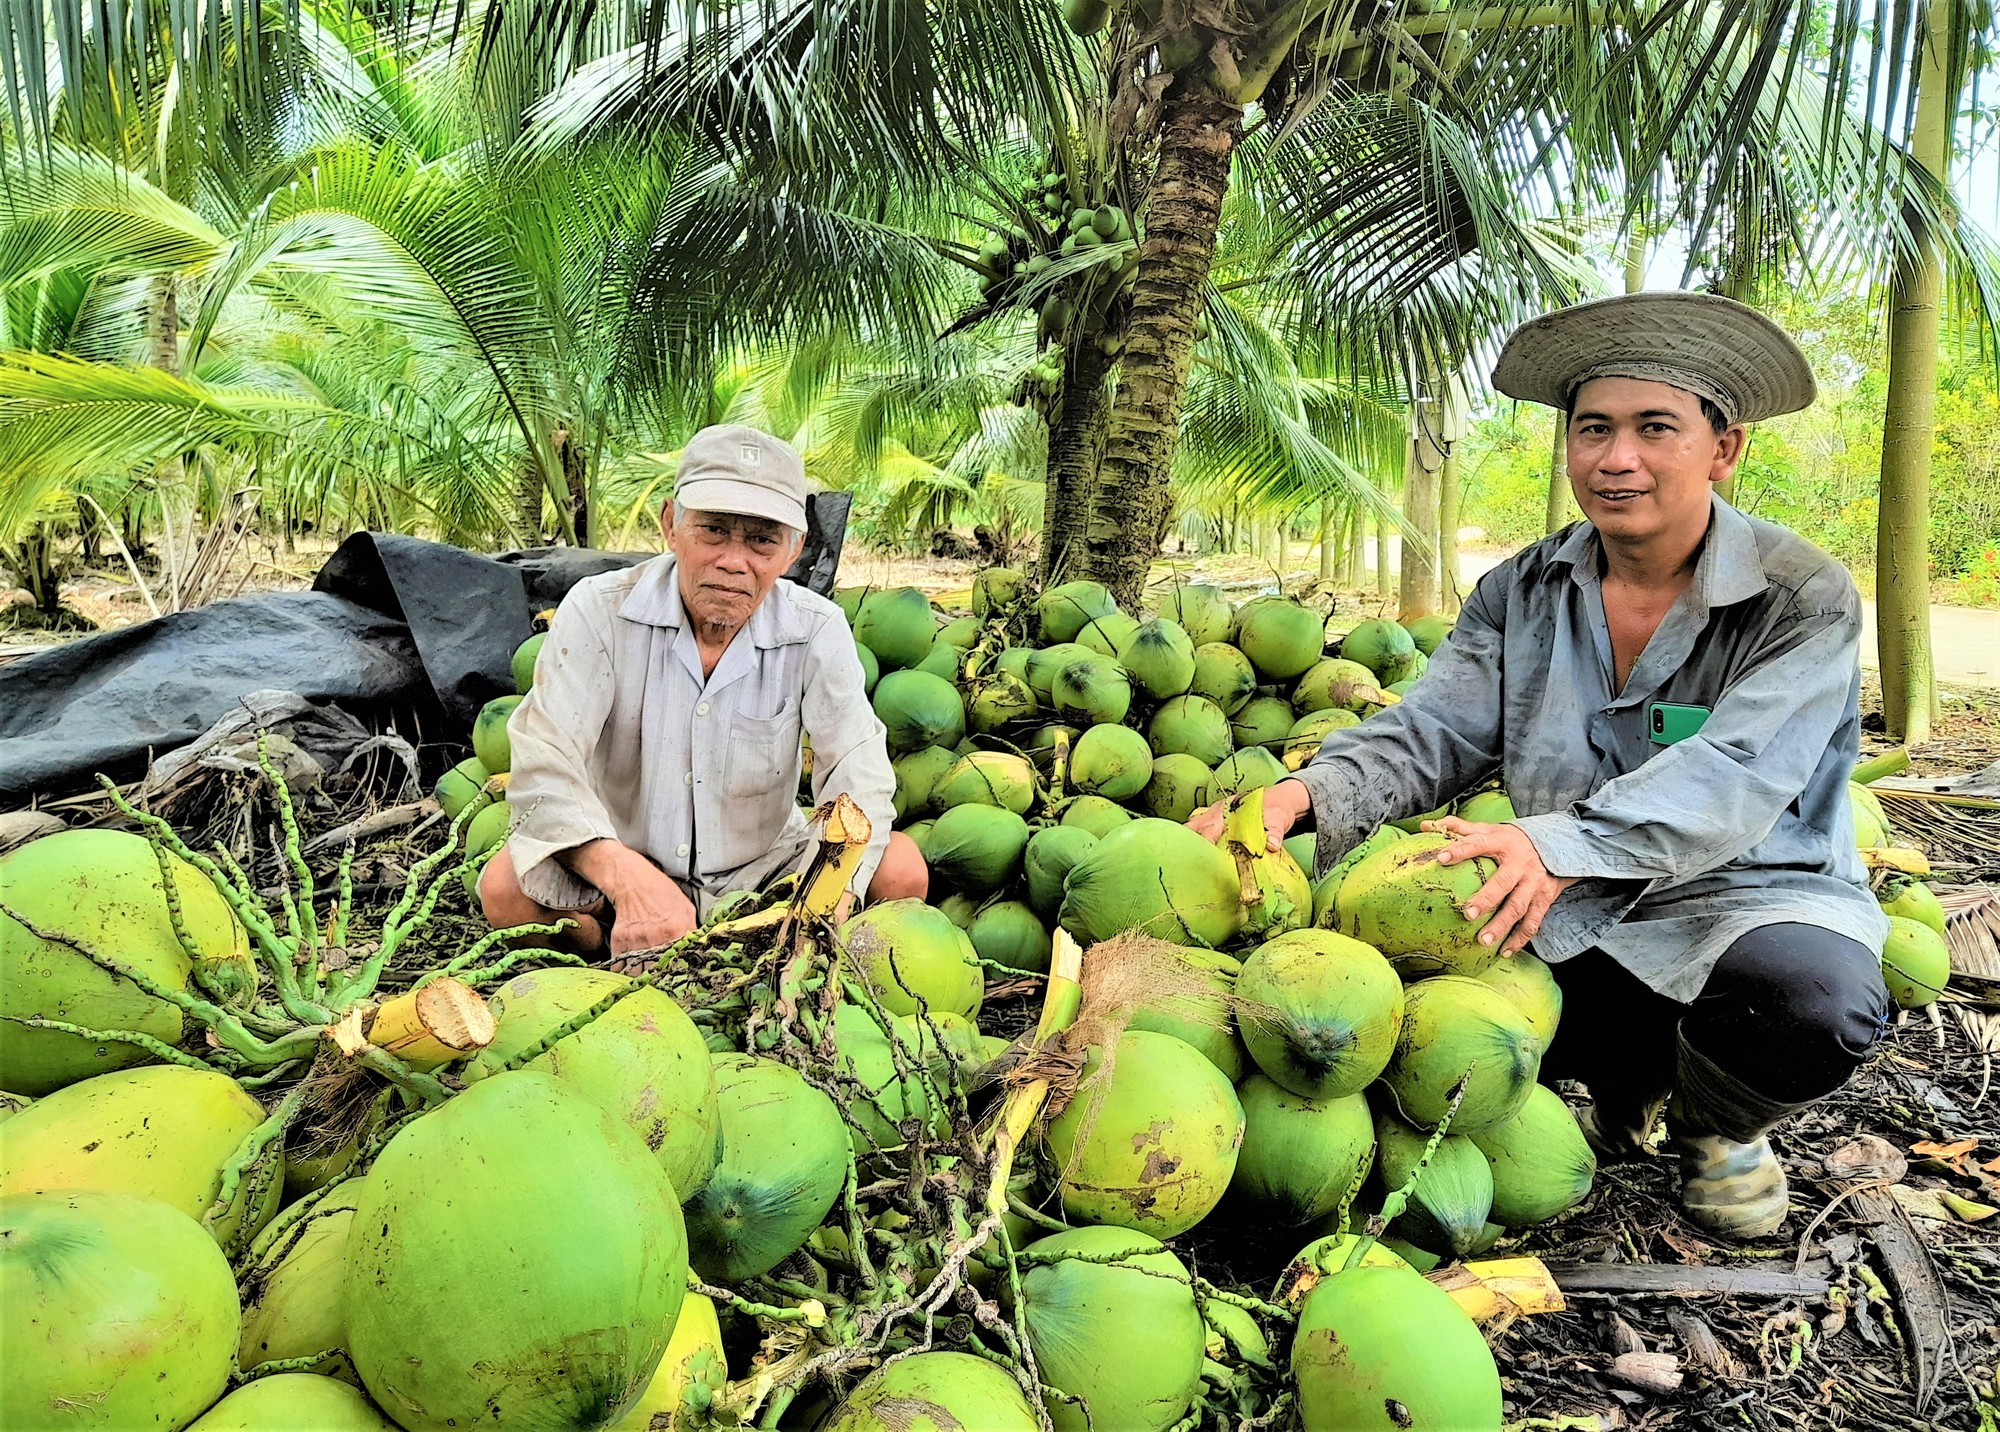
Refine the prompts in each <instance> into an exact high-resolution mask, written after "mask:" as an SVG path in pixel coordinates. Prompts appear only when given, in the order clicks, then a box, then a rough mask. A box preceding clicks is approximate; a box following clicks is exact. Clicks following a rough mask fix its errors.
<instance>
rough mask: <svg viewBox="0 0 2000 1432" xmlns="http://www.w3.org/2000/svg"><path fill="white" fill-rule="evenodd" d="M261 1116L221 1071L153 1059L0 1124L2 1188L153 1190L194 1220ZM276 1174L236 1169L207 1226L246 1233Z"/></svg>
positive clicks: (275, 1186)
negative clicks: (224, 1200) (232, 1187)
mask: <svg viewBox="0 0 2000 1432" xmlns="http://www.w3.org/2000/svg"><path fill="white" fill-rule="evenodd" d="M263 1122H264V1108H263V1106H262V1105H261V1104H259V1103H258V1102H257V1101H256V1100H255V1099H253V1098H251V1097H250V1095H249V1094H247V1093H245V1092H244V1091H243V1088H242V1086H240V1085H239V1084H237V1082H236V1081H235V1080H234V1079H232V1078H230V1077H229V1076H228V1075H227V1074H221V1073H217V1072H216V1071H214V1070H210V1069H190V1068H188V1067H187V1066H186V1065H184V1064H154V1065H148V1066H145V1067H142V1068H138V1069H116V1070H113V1071H112V1072H111V1073H109V1074H99V1075H96V1076H95V1077H93V1078H90V1079H85V1080H82V1081H80V1082H78V1083H75V1084H71V1085H68V1086H66V1087H64V1088H61V1089H58V1090H56V1091H55V1092H54V1093H53V1094H49V1095H46V1096H44V1097H43V1098H40V1099H37V1100H35V1102H34V1103H32V1104H30V1105H29V1106H28V1107H27V1108H25V1109H23V1110H22V1111H21V1112H20V1113H18V1114H16V1115H14V1116H13V1117H12V1118H11V1119H8V1120H7V1121H6V1122H5V1123H4V1124H0V1195H5V1194H11V1193H58V1192H69V1191H84V1190H88V1191H92V1192H98V1193H130V1194H137V1195H139V1196H141V1197H144V1198H157V1199H159V1200H160V1202H162V1203H164V1204H166V1205H168V1206H169V1207H170V1208H176V1209H179V1210H180V1211H181V1212H182V1213H185V1214H186V1215H187V1216H188V1217H190V1218H193V1219H196V1220H197V1221H200V1220H203V1219H205V1217H206V1215H207V1213H208V1211H209V1207H210V1205H212V1204H213V1203H214V1202H215V1200H216V1198H217V1197H218V1196H219V1195H220V1192H221V1187H222V1175H223V1170H224V1168H225V1166H227V1165H228V1164H229V1162H230V1161H231V1160H232V1159H234V1158H235V1157H236V1155H237V1151H238V1149H239V1147H240V1146H241V1145H242V1143H243V1141H244V1140H245V1139H246V1138H248V1137H249V1136H250V1135H251V1134H252V1133H253V1132H255V1131H256V1129H257V1126H258V1125H259V1124H262V1123H263ZM266 1157H268V1158H273V1159H277V1160H278V1162H279V1164H280V1167H279V1169H278V1171H277V1172H278V1177H275V1178H269V1179H254V1178H250V1177H248V1176H246V1177H244V1178H243V1179H242V1180H241V1181H240V1182H239V1183H238V1185H237V1187H236V1192H235V1195H234V1196H233V1197H232V1198H231V1200H230V1203H229V1207H228V1209H227V1210H226V1211H225V1212H224V1213H223V1214H222V1216H221V1217H219V1218H217V1219H216V1220H215V1222H214V1224H213V1227H212V1231H213V1233H214V1235H215V1238H216V1241H218V1242H219V1243H221V1244H222V1245H223V1246H224V1247H228V1246H230V1245H231V1244H232V1243H234V1242H236V1241H239V1240H240V1241H242V1242H248V1241H249V1239H250V1238H252V1237H254V1236H255V1235H256V1232H257V1230H258V1229H260V1228H262V1227H263V1226H264V1225H265V1224H266V1223H268V1222H269V1221H270V1218H271V1215H272V1214H273V1213H275V1212H277V1209H278V1198H279V1195H280V1193H281V1192H282V1191H283V1168H282V1159H281V1158H280V1156H279V1155H278V1153H277V1151H276V1150H275V1149H274V1150H272V1151H271V1152H270V1153H269V1154H267V1155H266Z"/></svg>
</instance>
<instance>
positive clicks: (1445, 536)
mask: <svg viewBox="0 0 2000 1432" xmlns="http://www.w3.org/2000/svg"><path fill="white" fill-rule="evenodd" d="M1458 522H1459V517H1458V442H1457V441H1453V442H1452V444H1451V445H1450V446H1449V447H1448V448H1447V449H1446V450H1445V455H1444V466H1443V467H1441V468H1439V469H1438V610H1439V611H1441V612H1443V613H1444V614H1445V615H1446V616H1450V615H1452V614H1453V613H1455V612H1457V611H1458V608H1459V601H1460V593H1459V590H1458Z"/></svg>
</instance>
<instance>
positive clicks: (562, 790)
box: [479, 424, 927, 967]
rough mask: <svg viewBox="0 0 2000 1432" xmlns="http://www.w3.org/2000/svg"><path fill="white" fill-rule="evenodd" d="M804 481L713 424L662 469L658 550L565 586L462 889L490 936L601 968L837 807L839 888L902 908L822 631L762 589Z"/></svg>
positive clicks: (865, 763) (671, 934)
mask: <svg viewBox="0 0 2000 1432" xmlns="http://www.w3.org/2000/svg"><path fill="white" fill-rule="evenodd" d="M805 497H806V477H805V465H804V463H803V462H802V461H801V460H800V458H799V455H798V453H797V452H795V451H794V450H793V449H792V448H791V447H790V446H789V445H787V444H785V443H783V442H780V441H779V440H778V439H776V438H774V437H771V436H770V435H769V434H767V433H762V432H759V431H757V430H756V429H755V428H749V427H743V426H741V425H736V424H730V425H726V426H719V427H709V428H704V429H702V430H701V431H700V432H699V433H696V434H695V436H694V437H693V439H692V440H690V441H689V443H688V445H687V448H686V449H685V450H684V451H683V453H682V454H681V464H680V472H679V477H678V482H677V484H676V486H675V489H674V500H673V503H672V505H671V507H670V508H669V509H668V510H667V511H665V512H663V513H662V514H661V528H662V530H663V532H664V533H665V536H666V539H667V548H668V550H667V551H666V552H665V553H664V554H662V555H661V556H659V557H656V558H654V559H653V560H651V561H649V562H645V563H642V564H640V565H638V566H635V567H629V568H626V569H625V570H623V571H618V572H607V573H605V574H604V575H602V576H598V577H592V578H590V579H588V580H586V581H583V582H579V583H578V584H577V585H576V586H575V587H574V588H572V589H571V591H570V593H569V595H568V596H567V597H565V598H564V599H563V603H562V605H561V607H560V608H558V609H557V611H556V616H555V622H554V624H553V625H552V626H551V627H550V628H549V634H548V638H547V640H546V641H544V642H543V644H542V653H541V657H540V659H539V660H538V661H537V662H536V665H535V684H534V687H533V689H532V690H530V691H529V693H528V694H527V696H526V697H525V698H523V700H522V701H521V704H520V705H519V706H518V707H516V708H515V710H514V715H513V717H512V719H510V720H509V721H508V723H507V734H508V739H509V741H510V742H511V743H512V746H513V775H512V778H511V780H510V782H509V785H508V791H507V801H508V804H509V805H510V806H511V807H513V808H514V810H515V811H517V812H518V814H517V815H516V816H515V818H514V827H513V830H512V832H511V833H510V834H509V836H508V839H507V843H506V846H505V847H504V848H503V849H502V850H501V851H500V852H499V853H498V854H496V855H495V856H494V858H493V859H492V860H491V861H490V862H488V864H487V866H486V869H485V871H484V873H483V874H482V875H481V877H480V881H479V897H480V903H481V904H482V905H483V906H484V909H485V914H486V918H487V920H488V921H489V922H491V923H492V924H493V925H494V926H496V927H500V926H505V925H519V924H527V923H530V922H538V921H547V920H550V919H553V918H557V917H558V916H561V917H567V918H570V919H573V920H574V921H575V922H576V929H575V930H574V931H573V932H572V934H571V936H570V940H571V943H573V944H574V945H575V946H576V947H578V948H580V949H582V950H585V951H605V952H607V953H608V955H609V956H610V957H612V958H613V959H614V960H616V961H617V962H618V963H619V964H620V966H621V967H623V966H624V965H625V964H626V962H627V961H628V958H629V957H631V956H633V955H635V954H637V953H638V952H641V951H648V950H654V949H658V948H660V947H663V946H665V945H669V944H671V943H672V942H673V941H675V940H677V939H679V938H680V937H681V936H683V935H685V934H687V933H688V932H689V931H690V930H692V929H694V928H695V926H696V924H697V923H698V922H699V921H700V919H702V918H703V917H705V916H706V915H707V913H708V910H709V909H710V908H711V907H712V906H713V905H714V903H715V901H716V900H717V899H718V898H719V897H720V896H722V895H724V894H727V893H729V892H731V891H734V890H745V889H755V888H757V887H760V886H762V885H764V884H765V883H766V882H768V881H769V880H771V879H773V878H774V877H776V876H779V875H783V874H785V873H787V872H789V871H791V870H793V869H795V868H797V867H799V866H800V865H801V864H803V863H804V861H805V860H806V859H807V858H808V857H809V855H810V852H811V849H812V839H811V836H810V834H809V831H808V828H807V824H806V820H805V818H804V816H803V815H802V814H801V813H800V811H799V809H798V801H797V792H798V786H799V772H800V764H801V762H800V749H799V746H800V736H801V735H802V734H803V735H804V736H805V737H806V738H808V739H809V740H810V741H811V743H812V751H813V781H812V788H813V800H814V802H815V803H816V804H817V803H823V802H825V801H829V800H832V799H833V798H834V797H835V796H837V795H841V794H846V795H848V796H850V797H852V798H853V800H854V802H855V803H856V804H857V805H859V806H860V807H861V809H862V811H863V812H864V813H866V815H867V816H868V818H869V820H870V821H872V822H873V823H874V828H875V829H874V834H873V836H872V837H871V838H870V840H869V844H868V852H867V854H866V856H865V857H864V858H863V859H862V862H861V866H860V869H859V870H858V871H857V872H856V873H855V876H854V880H853V882H852V885H851V887H850V894H851V895H852V896H857V897H858V896H863V895H865V896H867V897H869V898H871V899H896V898H900V897H905V896H915V897H918V898H921V897H922V896H923V895H924V893H925V890H926V886H927V878H926V872H925V869H924V863H923V857H922V856H921V855H919V854H918V853H917V848H916V845H915V844H914V843H913V842H912V841H911V840H910V839H909V837H908V836H905V835H900V834H896V835H892V834H891V833H890V830H889V827H890V825H891V823H892V822H893V820H894V815H895V811H894V806H893V802H892V799H891V798H892V796H893V794H894V792H895V786H896V781H895V775H894V773H893V772H892V771H891V770H890V767H889V753H888V748H887V746H886V744H885V742H884V735H883V728H882V723H881V722H880V721H878V720H877V719H876V718H875V713H874V710H873V709H872V708H871V707H870V706H869V704H868V696H867V692H866V691H865V689H864V684H863V683H864V678H863V676H862V671H861V662H860V659H859V658H858V657H857V656H856V654H855V648H854V638H853V636H852V635H851V634H850V632H849V631H848V627H847V622H846V620H845V619H844V618H843V617H842V616H841V614H840V609H839V608H838V607H836V606H835V605H834V604H833V603H832V602H830V601H828V600H827V599H826V598H824V597H821V596H819V595H817V594H816V593H814V592H811V591H808V590H807V589H806V588H805V587H803V586H800V585H798V584H796V583H793V582H788V581H781V580H779V579H780V578H781V577H782V576H783V575H784V573H785V572H786V570H787V569H789V568H790V566H791V565H792V562H793V560H794V559H795V558H796V557H797V556H798V554H799V548H800V545H801V544H802V542H803V541H804V537H805V528H806V510H805Z"/></svg>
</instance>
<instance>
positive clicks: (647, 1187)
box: [347, 1069, 712, 1432]
mask: <svg viewBox="0 0 2000 1432" xmlns="http://www.w3.org/2000/svg"><path fill="white" fill-rule="evenodd" d="M711 1078H712V1076H711ZM687 1272H688V1264H687V1236H686V1233H685V1231H684V1229H683V1226H682V1222H681V1210H680V1199H679V1197H678V1195H676V1194H675V1192H674V1188H673V1184H672V1183H671V1182H670V1181H669V1180H668V1177H667V1174H666V1172H665V1170H664V1169H663V1168H662V1167H661V1164H660V1161H659V1159H658V1158H657V1157H655V1156H654V1154H653V1152H652V1150H650V1149H648V1148H647V1147H646V1144H645V1142H644V1141H643V1140H642V1139H640V1138H639V1136H638V1135H637V1134H635V1133H634V1132H632V1130H631V1128H630V1127H629V1126H628V1125H627V1124H626V1123H625V1122H624V1121H623V1120H620V1119H618V1118H615V1117H613V1116H612V1115H611V1114H609V1113H607V1112H605V1111H604V1109H602V1108H600V1107H599V1106H598V1105H597V1104H596V1103H595V1102H593V1101H592V1100H590V1099H588V1098H585V1097H584V1096H583V1095H582V1094H580V1093H573V1092H571V1090H570V1089H569V1088H568V1087H566V1086H565V1085H564V1084H563V1082H562V1081H561V1080H559V1079H557V1078H555V1077H554V1076H552V1075H549V1074H545V1073H543V1072H541V1071H540V1070H537V1069H515V1070H510V1071H508V1072H506V1073H503V1074H495V1075H494V1076H493V1077H491V1078H490V1079H483V1080H481V1081H479V1082H478V1083H476V1084H474V1085H472V1086H471V1087H470V1088H468V1089H467V1090H466V1091H465V1092H464V1093H462V1094H460V1095H458V1096H456V1097H455V1098H453V1099H452V1100H451V1101H450V1102H449V1103H446V1104H444V1105H441V1106H440V1107H438V1108H436V1109H433V1110H432V1111H431V1112H430V1113H428V1114H425V1115H424V1116H423V1117H422V1118H420V1119H417V1120H415V1121H413V1122H411V1123H409V1124H407V1125H405V1126H404V1127H403V1128H402V1129H401V1130H400V1131H399V1132H398V1133H397V1134H396V1135H395V1137H394V1138H392V1139H390V1140H389V1144H388V1147H386V1148H385V1149H384V1150H383V1151H382V1155H381V1157H380V1158H378V1159H377V1160H376V1161H375V1165H374V1167H373V1168H372V1169H370V1170H369V1174H368V1182H367V1187H366V1189H365V1190H364V1192H363V1194H362V1196H361V1198H360V1199H359V1200H358V1202H357V1206H356V1208H355V1211H354V1225H353V1229H352V1231H351V1232H350V1233H349V1235H348V1272H347V1325H348V1354H349V1355H350V1356H351V1357H352V1358H353V1359H354V1366H355V1369H356V1370H357V1371H358V1372H359V1373H360V1374H361V1380H362V1383H363V1385H364V1386H365V1387H366V1388H367V1389H368V1393H369V1395H370V1396H371V1397H373V1398H374V1399H375V1400H376V1401H377V1402H378V1403H380V1404H381V1405H382V1406H383V1407H386V1408H391V1409H393V1410H394V1411H395V1414H396V1420H397V1421H398V1422H399V1423H401V1424H402V1425H403V1427H405V1428H406V1429H408V1432H444V1429H447V1428H452V1427H469V1426H473V1425H476V1424H479V1423H486V1424H490V1425H494V1426H499V1427H506V1426H521V1427H601V1426H603V1425H604V1424H605V1423H607V1422H609V1421H611V1420H612V1419H614V1418H616V1417H618V1416H619V1415H621V1414H622V1413H623V1412H624V1410H625V1409H626V1408H627V1407H629V1406H630V1405H631V1404H632V1403H633V1402H635V1401H637V1400H638V1398H639V1396H640V1394H641V1393H643V1392H644V1391H645V1389H646V1384H647V1382H648V1381H649V1380H650V1379H651V1377H652V1374H653V1369H654V1368H655V1367H656V1366H657V1365H658V1363H659V1361H660V1358H661V1356H662V1355H663V1354H664V1353H665V1351H666V1347H667V1339H668V1337H669V1335H670V1334H671V1333H672V1332H673V1326H674V1320H675V1318H676V1316H677V1315H678V1314H679V1311H680V1306H681V1298H682V1296H683V1294H684V1293H685V1292H686V1290H687ZM503 1291H504V1293H505V1296H504V1298H503V1297H500V1296H498V1294H500V1293H501V1292H503Z"/></svg>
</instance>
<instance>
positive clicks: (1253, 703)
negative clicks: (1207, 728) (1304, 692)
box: [1215, 696, 1294, 765]
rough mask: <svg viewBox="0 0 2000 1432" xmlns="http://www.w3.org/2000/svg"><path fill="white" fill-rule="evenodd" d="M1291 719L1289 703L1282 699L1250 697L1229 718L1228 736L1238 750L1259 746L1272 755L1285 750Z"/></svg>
mask: <svg viewBox="0 0 2000 1432" xmlns="http://www.w3.org/2000/svg"><path fill="white" fill-rule="evenodd" d="M1293 720H1294V717H1293V715H1292V704H1291V702H1289V701H1287V700H1285V698H1284V697H1282V696H1253V697H1251V698H1250V699H1249V700H1248V701H1246V702H1244V703H1243V704H1242V705H1241V706H1239V707H1238V708H1237V709H1236V714H1235V715H1234V716H1231V717H1230V718H1229V734H1230V737H1231V739H1232V740H1233V741H1234V743H1235V747H1236V749H1237V750H1239V751H1242V750H1246V749H1248V748H1250V747H1252V746H1261V747H1263V748H1264V749H1265V750H1267V751H1269V752H1271V753H1272V754H1274V755H1275V754H1276V753H1277V752H1279V751H1281V750H1283V749H1284V746H1285V738H1286V737H1287V736H1289V735H1290V734H1291V733H1292V721H1293ZM1215 764H1217V765H1221V764H1222V763H1221V762H1220V761H1217V762H1216V763H1215Z"/></svg>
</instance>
